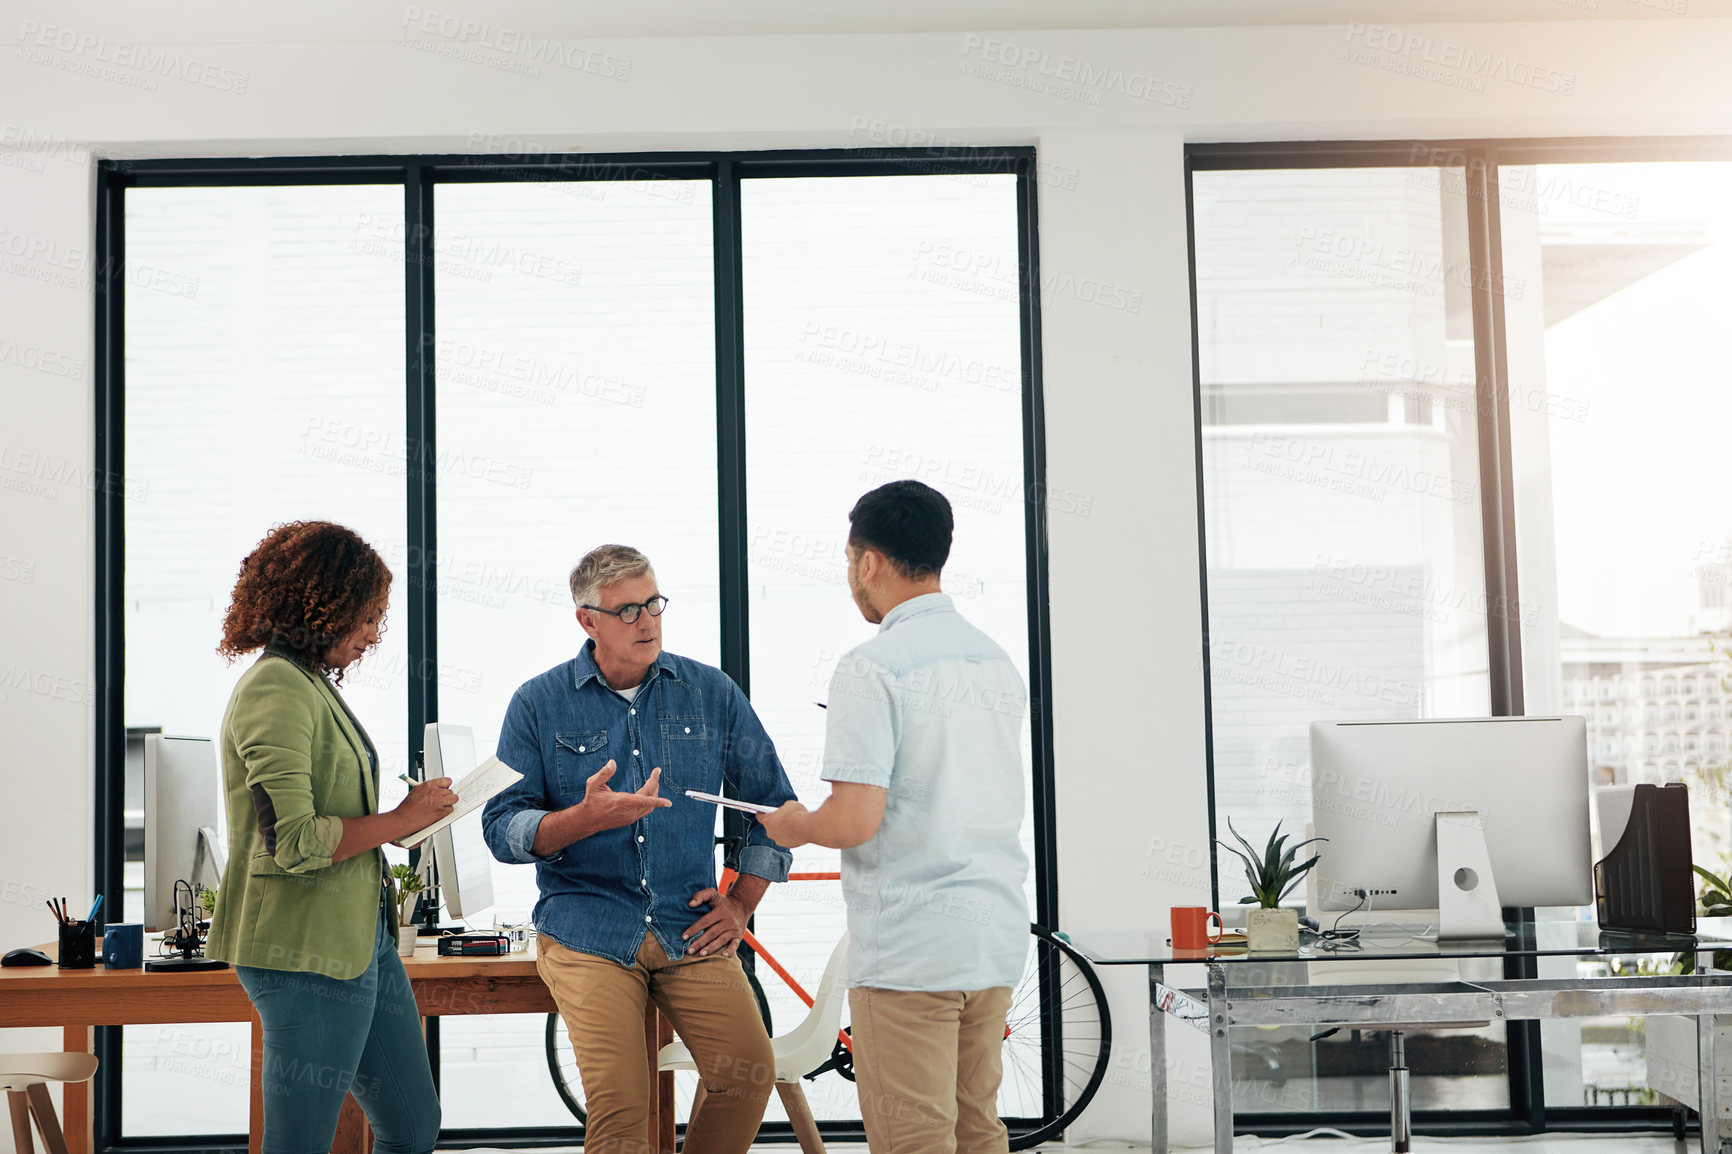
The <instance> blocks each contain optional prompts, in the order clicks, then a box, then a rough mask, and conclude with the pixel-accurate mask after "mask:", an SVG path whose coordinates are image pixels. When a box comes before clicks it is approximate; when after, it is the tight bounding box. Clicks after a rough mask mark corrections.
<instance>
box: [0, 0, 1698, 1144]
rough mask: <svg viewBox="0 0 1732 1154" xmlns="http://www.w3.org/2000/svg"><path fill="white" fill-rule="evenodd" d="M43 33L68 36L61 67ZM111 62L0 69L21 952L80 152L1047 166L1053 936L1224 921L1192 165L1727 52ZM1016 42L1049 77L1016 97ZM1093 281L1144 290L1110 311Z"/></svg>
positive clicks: (1406, 33)
mask: <svg viewBox="0 0 1732 1154" xmlns="http://www.w3.org/2000/svg"><path fill="white" fill-rule="evenodd" d="M1602 7H1603V8H1605V9H1606V10H1607V11H1608V12H1610V11H1611V10H1612V9H1613V8H1614V7H1621V5H1620V4H1619V0H1606V2H1605V3H1604V4H1603V5H1602ZM406 11H407V9H406ZM50 24H54V25H56V26H57V27H58V28H59V29H65V30H68V31H70V33H71V35H70V36H67V35H65V34H63V33H54V34H48V41H49V44H50V45H51V46H50V47H43V46H41V44H40V43H37V40H36V38H40V37H42V36H43V35H44V33H43V32H42V31H41V29H43V28H45V27H47V26H48V25H50ZM498 31H499V30H498V29H496V30H495V32H496V33H497V32H498ZM102 32H103V27H102V24H101V21H100V20H99V19H97V18H95V17H85V16H77V17H73V16H67V15H65V14H64V13H61V12H59V11H58V10H51V9H48V8H46V7H44V8H42V9H41V10H40V11H39V12H38V13H37V14H36V16H35V17H34V18H30V17H25V18H23V19H22V20H21V21H20V22H18V23H16V24H12V23H9V24H7V25H6V26H5V27H4V28H3V29H0V35H3V36H6V37H10V38H12V45H13V46H12V47H9V46H7V45H4V44H0V59H3V60H4V64H3V65H0V109H5V110H7V111H6V112H5V113H4V114H0V116H4V118H5V119H6V120H7V121H8V122H7V123H5V124H0V148H3V150H0V478H3V479H4V482H5V484H4V487H0V732H4V733H5V734H7V736H8V739H9V740H8V742H7V758H6V762H5V766H4V768H3V769H0V775H3V779H0V780H3V782H4V794H3V796H4V798H5V805H4V818H3V819H0V822H3V826H4V836H0V898H3V899H4V900H0V943H3V944H6V945H11V944H17V943H21V942H31V941H38V940H41V939H43V938H45V937H47V936H48V930H49V923H48V922H47V921H46V919H45V917H44V915H43V914H42V913H41V912H40V911H41V906H40V903H39V901H38V898H39V897H40V896H41V895H42V894H44V893H55V894H60V893H66V894H69V895H71V894H85V895H88V894H89V892H90V880H91V879H90V857H91V846H90V827H91V819H90V812H91V785H90V781H91V776H92V769H91V766H92V758H93V744H92V728H91V712H90V710H89V709H88V708H87V704H86V701H87V697H88V686H89V685H90V683H91V679H92V676H93V668H92V656H91V648H92V624H91V596H92V593H91V591H92V587H93V586H92V574H91V566H92V556H93V553H92V513H91V506H92V500H91V494H90V492H89V488H88V484H87V479H88V466H89V464H90V462H91V446H92V432H91V430H92V423H93V413H92V408H91V397H92V390H91V381H90V370H89V365H90V361H91V341H92V315H91V314H92V308H91V296H90V292H89V288H88V286H89V284H90V279H91V261H92V257H91V250H92V235H93V228H92V225H93V219H94V217H93V208H92V205H93V197H92V193H91V189H92V168H91V164H90V157H91V156H92V155H96V156H104V155H156V156H191V155H212V154H233V155H259V154H290V153H299V152H307V151H329V152H365V153H395V152H416V151H432V150H446V149H449V150H454V151H491V150H500V149H504V150H508V151H521V150H525V149H529V148H537V147H558V148H573V149H585V150H592V151H612V150H623V149H647V148H674V147H689V148H756V147H788V146H813V145H822V146H840V147H882V146H893V145H902V144H906V143H910V142H911V141H912V142H913V143H922V142H924V141H927V140H932V141H936V142H940V143H943V142H951V141H954V142H958V143H999V144H1027V143H1034V144H1036V145H1037V146H1038V147H1039V148H1040V150H1041V153H1042V158H1043V161H1045V162H1046V164H1047V165H1048V169H1047V183H1045V184H1043V186H1042V188H1041V201H1040V221H1041V257H1042V262H1043V274H1044V275H1043V279H1045V280H1047V281H1048V282H1049V284H1050V285H1051V286H1052V287H1051V288H1050V289H1049V291H1047V292H1046V294H1045V295H1044V298H1043V305H1044V317H1045V319H1044V328H1045V331H1044V338H1045V379H1046V396H1047V412H1046V427H1047V437H1048V458H1049V470H1050V475H1051V480H1052V482H1053V484H1054V485H1055V486H1063V487H1065V488H1068V489H1072V490H1076V491H1078V492H1079V493H1083V494H1087V495H1089V496H1090V497H1091V498H1092V502H1091V508H1090V513H1089V515H1087V516H1076V515H1071V514H1055V515H1054V516H1053V518H1052V531H1051V560H1052V629H1053V663H1054V668H1053V675H1054V676H1053V680H1054V695H1053V702H1052V709H1053V713H1054V718H1055V734H1056V739H1057V766H1058V781H1059V790H1058V819H1059V858H1060V871H1061V872H1060V878H1061V905H1062V908H1063V911H1064V913H1063V922H1064V924H1065V925H1066V926H1067V928H1070V929H1072V930H1073V931H1078V932H1081V931H1085V930H1086V929H1087V928H1089V927H1091V926H1103V925H1113V926H1115V927H1121V928H1135V927H1140V926H1148V927H1155V926H1158V925H1161V924H1163V923H1164V919H1165V910H1166V907H1167V906H1169V905H1172V904H1175V903H1178V902H1180V901H1181V900H1183V901H1186V902H1191V901H1201V900H1204V898H1205V896H1206V885H1207V868H1206V866H1205V867H1204V868H1203V869H1201V870H1200V871H1187V870H1183V869H1180V870H1177V871H1175V870H1172V869H1170V868H1167V863H1166V862H1165V858H1164V854H1165V853H1166V849H1165V848H1164V847H1178V848H1179V856H1180V859H1181V860H1182V859H1183V858H1184V856H1185V852H1186V850H1187V849H1191V848H1206V841H1207V813H1206V807H1205V792H1204V784H1203V772H1204V756H1203V750H1204V741H1203V737H1204V735H1203V708H1202V701H1203V686H1202V674H1201V670H1202V665H1201V660H1200V644H1201V621H1200V590H1199V582H1198V563H1197V549H1196V541H1197V526H1196V508H1197V504H1196V493H1195V460H1194V448H1193V432H1192V428H1193V419H1194V416H1193V411H1192V397H1191V350H1190V332H1189V290H1188V283H1187V273H1186V241H1185V219H1184V187H1183V164H1182V146H1183V142H1184V141H1185V140H1187V139H1191V140H1209V139H1311V138H1324V139H1327V138H1341V137H1366V138H1413V137H1419V138H1449V137H1459V136H1471V135H1490V136H1515V135H1551V136H1565V135H1596V134H1645V133H1654V134H1673V133H1716V132H1726V131H1728V130H1729V127H1732V99H1729V97H1732V73H1728V71H1727V70H1726V69H1725V68H1724V67H1723V62H1724V61H1725V60H1726V59H1727V58H1728V56H1729V55H1732V23H1729V22H1726V21H1718V20H1697V19H1684V18H1680V19H1676V20H1659V19H1653V20H1646V21H1641V22H1617V21H1597V20H1596V21H1589V20H1575V21H1572V22H1570V23H1567V24H1496V25H1492V24H1482V25H1462V26H1428V27H1419V28H1401V29H1398V30H1396V32H1395V33H1394V35H1395V36H1397V37H1398V39H1397V40H1396V41H1391V40H1389V39H1388V38H1387V36H1388V34H1370V33H1367V32H1365V31H1363V30H1359V31H1355V30H1352V29H1349V28H1344V27H1340V26H1313V27H1303V28H1235V29H1184V30H1171V31H1133V32H1062V33H1060V32H1051V33H1038V32H1022V33H1014V34H1010V35H1006V36H1003V37H993V36H986V35H963V34H933V35H927V34H921V35H906V36H882V35H859V36H799V37H770V36H747V37H726V38H714V39H704V38H692V39H672V40H661V41H649V40H640V41H616V42H607V43H602V42H593V43H590V44H587V45H585V47H586V48H587V49H592V50H595V51H596V52H600V53H603V54H605V56H611V57H612V58H613V59H614V60H615V61H629V78H628V79H623V80H622V79H618V78H609V77H607V76H603V75H598V74H597V73H596V71H586V70H584V68H583V67H565V66H562V65H559V64H543V65H541V66H540V67H541V75H540V76H525V75H521V74H515V73H512V72H507V71H505V70H503V69H501V68H500V67H497V66H496V65H497V64H498V63H499V62H500V61H505V60H508V59H510V58H509V57H508V56H507V55H506V54H504V53H497V52H495V53H491V54H488V53H487V52H485V51H483V52H482V53H481V55H482V56H483V58H485V59H489V60H492V61H493V64H477V63H470V62H465V61H464V60H461V59H454V58H452V57H451V56H449V55H441V54H440V53H441V52H445V53H452V52H459V51H472V50H474V49H475V46H474V45H473V44H464V43H462V42H460V41H458V40H454V39H447V38H444V37H442V36H441V35H440V34H439V33H438V32H437V31H436V30H435V31H422V30H419V29H417V28H413V27H412V28H407V29H404V30H403V32H404V35H405V36H407V37H409V38H411V39H416V40H420V41H422V42H423V44H424V46H423V47H405V46H403V45H401V44H398V43H389V42H377V41H375V42H349V43H318V42H299V41H300V38H299V37H297V38H296V39H297V42H295V43H284V44H249V43H241V42H234V41H233V40H225V38H224V37H223V36H222V35H221V34H220V33H213V34H212V36H211V43H208V44H178V45H166V46H151V47H150V48H149V49H148V50H146V54H150V55H153V56H154V54H156V53H158V52H161V53H163V54H165V55H166V57H167V58H168V59H169V60H170V61H172V63H171V64H168V65H156V66H155V70H154V71H153V70H152V69H151V66H145V67H141V66H140V65H139V64H138V62H137V61H138V59H139V55H140V48H139V46H138V45H136V44H124V43H120V42H118V41H116V40H115V39H114V38H112V37H111V38H109V39H108V40H107V41H106V42H104V43H102V44H101V45H100V46H97V45H96V44H95V43H94V41H96V40H97V39H98V38H99V37H100V35H101V34H102ZM27 34H28V35H27ZM56 37H58V39H57V38H56ZM21 39H29V41H30V42H29V43H23V44H20V43H19V41H20V40H21ZM81 43H82V44H84V45H85V46H84V47H82V48H81V47H80V44H81ZM54 44H61V45H69V46H70V47H69V48H68V49H67V50H61V49H60V48H58V47H53V46H52V45H54ZM1392 44H1396V45H1398V47H1394V48H1392V47H1390V45H1392ZM1006 45H1012V46H1014V48H1015V49H1016V50H1017V53H1016V54H1017V55H1018V56H1020V55H1022V54H1023V53H1028V52H1045V53H1048V54H1049V55H1048V56H1047V57H1045V58H1044V63H1035V64H1031V65H1029V66H1027V67H1009V66H1007V65H1005V64H1003V63H1002V61H1003V60H1004V59H1005V58H1006V56H1007V49H1006ZM1466 51H1471V52H1472V53H1474V54H1476V55H1478V56H1480V57H1481V58H1484V59H1489V60H1490V61H1491V62H1492V63H1491V65H1490V66H1491V67H1492V68H1493V69H1496V70H1498V75H1496V76H1492V77H1491V78H1487V79H1484V80H1483V90H1482V91H1473V90H1471V83H1472V82H1473V81H1474V80H1475V79H1476V77H1475V76H1474V75H1473V74H1471V73H1468V72H1464V71H1463V70H1462V69H1461V68H1459V67H1456V66H1454V65H1453V64H1452V65H1449V66H1442V65H1440V66H1436V69H1437V70H1436V71H1435V72H1434V73H1433V74H1432V75H1430V76H1425V75H1413V74H1412V72H1413V69H1414V68H1415V66H1416V65H1422V64H1423V61H1424V58H1425V57H1426V56H1428V55H1429V56H1430V57H1431V58H1432V59H1434V60H1447V61H1459V60H1460V59H1462V54H1463V53H1464V52H1466ZM122 54H129V55H126V56H125V57H124V59H122ZM1486 54H1489V55H1486ZM574 59H576V60H578V61H579V63H580V64H581V63H582V61H584V60H586V59H587V60H589V61H592V62H595V61H597V58H596V57H574ZM117 61H119V62H117ZM1084 66H1086V68H1087V70H1088V71H1089V72H1090V73H1091V74H1093V75H1105V76H1106V77H1107V78H1108V79H1107V80H1106V81H1105V82H1104V84H1105V87H1099V86H1096V87H1083V88H1081V89H1080V90H1079V89H1078V86H1077V84H1076V82H1075V81H1064V82H1061V83H1068V84H1069V85H1070V91H1066V92H1060V93H1053V92H1050V91H1039V90H1035V89H1033V88H1030V87H1029V86H1028V85H1029V84H1030V83H1031V81H1035V80H1037V79H1039V77H1040V72H1041V69H1042V68H1043V67H1044V68H1046V69H1048V70H1050V71H1063V72H1064V73H1065V74H1066V75H1071V74H1074V73H1075V72H1078V71H1080V70H1081V69H1082V68H1083V67H1084ZM593 67H594V68H595V69H597V70H600V71H608V72H616V73H617V72H618V71H620V70H619V68H618V66H617V64H608V63H606V62H605V58H603V59H602V60H601V61H600V62H596V63H593ZM213 68H214V69H216V70H217V71H215V72H211V71H210V70H211V69H213ZM979 69H984V70H985V75H984V76H982V75H977V74H975V70H979ZM1115 69H1118V70H1122V79H1120V80H1117V81H1115V80H1113V79H1112V77H1113V70H1115ZM93 74H94V75H93ZM115 77H119V78H121V80H123V81H126V82H125V83H122V82H120V81H117V80H116V79H114V78H115ZM189 77H190V78H191V79H189ZM1437 77H1441V79H1439V78H1437ZM1508 77H1515V78H1516V79H1520V80H1527V79H1530V78H1534V77H1538V78H1539V79H1538V81H1537V86H1536V84H1522V83H1517V82H1515V80H1512V79H1509V78H1508ZM200 78H209V79H211V80H212V81H213V84H214V86H210V85H204V84H200V83H195V82H194V81H196V80H198V79H200ZM1115 84H1116V85H1118V87H1114V85H1115ZM1464 84H1467V85H1469V87H1464V86H1463V85H1464ZM150 85H154V88H152V87H150ZM242 88H244V91H239V90H240V89H242ZM1121 88H1130V89H1134V90H1135V91H1136V92H1137V93H1144V92H1153V94H1154V98H1153V99H1146V98H1144V99H1139V98H1138V97H1137V96H1135V95H1130V94H1127V93H1126V92H1125V91H1122V90H1121ZM1548 88H1550V89H1553V90H1547V89H1548ZM1564 88H1567V89H1568V90H1569V91H1568V92H1567V93H1565V92H1563V91H1560V90H1561V89H1564ZM25 109H29V110H30V111H29V112H28V113H26V112H25V111H24V110H25ZM79 142H82V144H81V143H79ZM85 144H87V145H88V146H89V147H88V149H86V148H85V147H84V146H83V145H85ZM1085 278H1086V281H1087V283H1085ZM1093 282H1103V283H1105V284H1109V285H1112V286H1115V288H1116V289H1118V290H1121V291H1119V292H1113V293H1109V294H1106V296H1107V300H1108V303H1106V304H1102V303H1099V302H1098V300H1097V301H1096V302H1095V303H1091V300H1093V299H1094V298H1096V296H1097V295H1098V294H1097V290H1095V289H1091V288H1089V287H1088V283H1093ZM68 285H70V286H71V287H68ZM1129 294H1138V295H1135V296H1132V295H1129ZM1132 301H1135V302H1136V306H1137V307H1136V308H1135V309H1134V310H1133V309H1131V308H1128V307H1124V306H1125V305H1127V304H1129V303H1130V302H1132ZM44 353H46V354H47V355H46V357H45V356H44ZM20 487H23V489H24V491H20ZM25 573H28V574H29V576H28V577H27V578H26V577H25V576H23V574H25ZM1107 590H1113V591H1116V592H1117V593H1118V594H1119V599H1118V602H1117V606H1116V607H1115V608H1114V609H1113V610H1111V611H1110V612H1109V611H1107V610H1104V609H1103V608H1101V607H1100V604H1099V602H1098V597H1099V595H1100V594H1101V593H1103V592H1105V591H1107ZM1151 846H1158V847H1162V848H1159V849H1157V850H1156V852H1155V853H1153V854H1151V853H1150V849H1151ZM1140 981H1141V975H1140V974H1130V973H1124V974H1119V975H1116V980H1115V982H1114V990H1115V1010H1116V1017H1117V1024H1118V1036H1119V1039H1120V1044H1121V1047H1122V1052H1121V1054H1120V1055H1119V1058H1118V1060H1117V1061H1116V1062H1115V1066H1114V1071H1113V1075H1114V1076H1113V1079H1112V1081H1111V1082H1110V1083H1109V1085H1108V1087H1107V1089H1106V1091H1105V1092H1104V1093H1103V1094H1102V1097H1101V1099H1100V1105H1099V1108H1098V1109H1097V1110H1095V1111H1093V1113H1092V1116H1091V1118H1090V1120H1089V1123H1090V1124H1089V1126H1088V1134H1087V1135H1084V1134H1081V1133H1079V1134H1077V1135H1076V1137H1084V1136H1101V1135H1121V1136H1127V1137H1142V1136H1144V1135H1146V1132H1147V1131H1146V1125H1147V1123H1146V1119H1147V1104H1146V1098H1147V1092H1148V1091H1147V1077H1146V1051H1145V1055H1144V1060H1143V1062H1142V1063H1140V1064H1139V1062H1138V1060H1137V1053H1136V1052H1137V1049H1138V1045H1139V1041H1140V1040H1141V1037H1142V1023H1143V1021H1144V1019H1143V1017H1142V1015H1143V1013H1144V1003H1143V1002H1142V1000H1141V987H1140V984H1139V983H1140ZM35 1041H40V1040H35ZM1190 1041H1191V1039H1188V1038H1187V1039H1185V1042H1186V1043H1189V1042H1190ZM1196 1042H1198V1043H1200V1042H1201V1039H1200V1038H1198V1039H1196ZM26 1044H35V1042H34V1041H31V1040H26V1039H15V1038H12V1037H8V1038H7V1039H6V1040H5V1045H6V1046H7V1047H8V1048H23V1047H24V1045H26ZM50 1044H51V1043H50ZM1171 1061H1172V1063H1173V1070H1172V1074H1173V1081H1174V1091H1173V1101H1172V1105H1173V1111H1174V1119H1175V1125H1176V1128H1177V1132H1178V1133H1177V1135H1176V1136H1178V1137H1180V1138H1188V1139H1190V1140H1203V1139H1204V1138H1205V1137H1206V1133H1207V1127H1208V1115H1207V1112H1206V1110H1205V1108H1204V1105H1203V1102H1204V1094H1203V1092H1202V1087H1201V1086H1198V1085H1196V1083H1197V1082H1198V1081H1199V1079H1200V1078H1202V1075H1203V1073H1204V1072H1205V1071H1206V1065H1205V1063H1206V1055H1205V1054H1204V1051H1203V1050H1202V1048H1201V1045H1200V1044H1199V1045H1197V1046H1195V1047H1194V1048H1192V1047H1190V1046H1189V1045H1183V1044H1175V1045H1174V1046H1173V1049H1172V1051H1171ZM1204 1081H1205V1084H1206V1079H1204Z"/></svg>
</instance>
